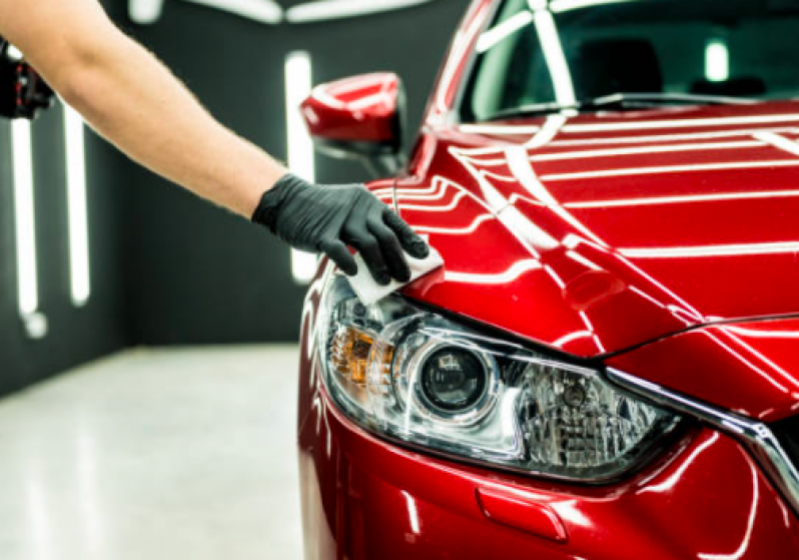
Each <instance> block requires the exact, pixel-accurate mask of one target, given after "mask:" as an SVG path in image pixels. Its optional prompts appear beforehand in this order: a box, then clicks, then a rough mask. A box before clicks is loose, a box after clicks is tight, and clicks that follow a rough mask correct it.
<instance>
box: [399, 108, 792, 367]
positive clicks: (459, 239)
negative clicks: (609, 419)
mask: <svg viewBox="0 0 799 560" xmlns="http://www.w3.org/2000/svg"><path fill="white" fill-rule="evenodd" d="M797 123H799V103H795V102H779V103H762V104H755V105H742V106H717V107H702V108H699V107H692V108H687V109H680V110H675V109H668V110H656V111H646V112H640V113H607V114H601V115H581V116H578V117H575V118H571V119H565V118H564V119H561V118H560V117H555V118H550V119H549V120H545V119H542V118H539V119H532V120H529V121H525V122H524V123H506V124H499V125H493V124H492V125H490V126H480V125H475V126H462V127H460V128H447V129H441V130H429V131H428V132H427V133H426V135H425V137H424V138H423V140H422V141H421V142H420V144H419V146H420V147H419V149H417V151H416V153H415V158H414V160H413V162H412V166H411V172H410V176H409V177H407V178H405V179H402V180H400V181H398V183H397V189H396V193H395V198H396V203H397V205H398V206H399V208H400V209H401V213H402V216H403V217H404V218H405V219H406V220H407V221H409V222H410V223H411V224H412V225H413V226H414V227H416V228H417V229H418V230H419V231H420V232H424V233H428V234H429V235H430V242H431V244H432V245H433V246H435V247H436V248H437V249H438V250H439V251H440V252H441V254H442V255H443V257H444V260H445V262H446V273H445V274H444V275H439V276H437V277H432V278H428V279H427V280H426V281H423V282H420V283H419V284H416V285H414V286H412V287H411V288H409V289H408V290H407V292H406V293H407V295H409V296H410V297H413V298H417V299H420V300H423V301H425V302H427V303H429V304H432V305H436V306H440V307H442V308H445V309H448V310H450V311H454V312H457V313H460V314H463V315H465V316H468V317H471V318H473V319H476V320H479V321H482V322H485V323H488V324H491V325H494V326H496V327H499V328H502V329H505V330H508V331H511V332H513V333H515V334H518V335H522V336H524V337H527V338H529V339H531V340H535V341H537V342H540V343H543V344H545V345H548V346H552V347H555V348H557V349H559V350H562V351H565V352H568V353H572V354H575V355H580V356H586V357H588V356H597V355H602V354H610V353H615V352H619V351H622V350H624V349H626V348H630V347H632V346H636V345H639V344H642V343H645V342H648V341H651V340H655V339H658V338H661V337H664V336H667V335H670V334H674V333H677V332H680V331H682V330H685V329H687V328H691V327H696V326H698V325H702V324H706V323H710V322H717V321H720V320H738V319H741V318H753V317H765V316H778V315H791V314H797V313H799V291H797V290H796V289H795V288H794V287H795V286H796V285H797V284H799V267H797V266H796V264H795V254H796V252H797V251H799V241H797V237H796V231H797V229H796V219H795V216H796V215H799V190H797V189H795V188H793V186H792V185H795V184H799V144H796V140H797V139H798V138H799V128H795V127H796V125H797ZM498 127H499V128H498ZM536 130H537V132H536ZM520 131H524V134H522V133H521V132H520ZM792 146H795V147H796V148H797V149H796V150H795V151H796V153H791V152H789V151H787V150H790V149H793V148H792ZM744 224H745V225H746V227H742V225H744ZM500 248H501V250H500Z"/></svg>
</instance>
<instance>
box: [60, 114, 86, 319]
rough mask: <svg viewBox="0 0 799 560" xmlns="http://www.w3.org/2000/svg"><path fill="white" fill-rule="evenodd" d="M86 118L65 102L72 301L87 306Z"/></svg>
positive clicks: (79, 305)
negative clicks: (84, 127)
mask: <svg viewBox="0 0 799 560" xmlns="http://www.w3.org/2000/svg"><path fill="white" fill-rule="evenodd" d="M83 126H84V125H83V119H82V118H81V116H80V115H79V114H78V113H77V112H75V111H74V110H73V109H72V108H70V107H69V106H67V105H64V137H65V138H64V140H65V145H66V156H67V207H68V213H69V263H70V278H71V286H72V303H73V304H74V305H76V306H78V307H81V306H83V305H86V302H87V301H88V300H89V296H90V295H91V273H90V269H89V225H88V212H87V208H86V152H85V146H84V129H83Z"/></svg>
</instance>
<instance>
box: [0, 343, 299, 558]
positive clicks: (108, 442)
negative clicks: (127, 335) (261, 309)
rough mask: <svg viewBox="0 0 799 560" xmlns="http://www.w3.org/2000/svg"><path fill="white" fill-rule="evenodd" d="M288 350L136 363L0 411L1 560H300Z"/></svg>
mask: <svg viewBox="0 0 799 560" xmlns="http://www.w3.org/2000/svg"><path fill="white" fill-rule="evenodd" d="M296 363H297V350H296V347H293V346H271V347H265V346H263V347H262V346H250V347H233V348H197V349H178V350H156V351H152V350H137V351H131V352H126V353H123V354H119V355H117V356H113V357H111V358H108V359H104V360H101V361H99V362H96V363H94V364H90V365H88V366H85V367H83V368H80V369H77V370H75V371H72V372H70V373H69V374H67V375H65V376H63V377H59V378H57V379H55V380H54V381H52V382H48V383H45V384H42V385H39V386H37V387H35V388H33V389H32V390H29V391H27V392H25V393H22V394H20V395H18V396H15V397H12V398H9V399H6V400H4V401H0V559H2V560H61V559H66V560H91V559H95V558H96V559H103V560H127V559H131V560H134V559H135V560H144V559H147V560H160V559H169V560H176V559H183V558H185V559H191V560H205V559H209V560H210V559H214V560H219V559H223V558H224V559H226V560H250V559H258V560H264V559H281V560H284V559H285V560H293V559H298V558H300V556H301V542H300V525H299V497H298V494H297V487H298V482H297V473H296V451H295V446H294V440H295V430H296V428H295V425H294V416H295V407H296V402H295V401H296V397H295V393H296V378H297V375H296Z"/></svg>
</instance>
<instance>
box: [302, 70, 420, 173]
mask: <svg viewBox="0 0 799 560" xmlns="http://www.w3.org/2000/svg"><path fill="white" fill-rule="evenodd" d="M301 111H302V115H303V118H304V119H305V124H306V126H307V127H308V130H309V132H310V133H311V137H312V138H313V140H314V144H315V145H316V147H317V149H318V150H319V151H321V152H323V153H326V154H328V155H331V156H333V157H338V158H355V159H360V160H362V161H363V162H364V163H365V164H366V165H367V167H369V168H370V170H371V171H372V172H373V173H374V174H375V175H376V176H387V175H394V174H396V173H397V172H398V171H399V169H400V168H401V166H402V165H403V163H404V161H403V158H402V155H401V153H402V141H403V129H404V126H405V116H406V108H405V92H404V89H403V86H402V81H401V80H400V78H399V76H397V75H396V74H393V73H375V74H365V75H362V76H355V77H352V78H346V79H344V80H339V81H336V82H331V83H327V84H323V85H320V86H317V87H316V88H314V90H313V92H312V93H311V95H310V96H309V97H308V99H306V100H305V101H304V102H303V104H302V106H301Z"/></svg>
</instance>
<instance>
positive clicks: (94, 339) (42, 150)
mask: <svg viewBox="0 0 799 560" xmlns="http://www.w3.org/2000/svg"><path fill="white" fill-rule="evenodd" d="M109 7H110V8H111V9H112V10H114V6H109ZM112 13H113V12H112ZM116 15H120V16H121V13H119V12H116ZM63 136H64V133H63V113H62V109H61V107H56V108H55V109H53V110H51V111H49V112H48V113H46V114H44V115H43V116H42V117H41V118H40V119H39V120H37V121H36V122H35V123H34V124H33V128H32V138H33V166H34V169H33V172H34V202H35V207H36V237H37V265H38V280H39V300H40V310H41V312H42V313H43V314H44V315H45V316H46V317H47V320H48V323H49V332H48V334H47V336H46V337H44V338H43V339H40V340H32V339H30V338H29V337H28V336H27V335H26V332H25V328H24V326H23V323H22V320H21V319H20V317H19V313H18V311H17V270H16V248H15V247H16V245H15V244H16V242H15V225H14V185H13V167H12V151H11V150H12V148H11V126H10V124H9V123H8V122H6V121H0V394H5V393H8V392H11V391H14V390H18V389H21V388H24V387H26V386H28V385H30V384H31V383H34V382H36V381H39V380H42V379H45V378H47V377H49V376H51V375H53V374H55V373H57V372H59V371H62V370H64V369H66V368H69V367H72V366H74V365H76V364H80V363H83V362H85V361H88V360H91V359H93V358H96V357H99V356H102V355H104V354H107V353H109V352H112V351H114V350H117V349H119V348H122V347H124V346H125V345H127V344H128V342H129V337H128V335H127V327H126V324H127V319H126V316H125V309H124V302H125V286H124V283H123V281H122V280H123V278H122V276H121V274H120V271H121V267H120V261H121V258H122V255H121V253H122V246H121V244H120V243H121V237H120V235H119V232H120V226H121V223H122V214H121V213H120V210H121V208H122V207H121V204H120V197H121V195H122V194H123V192H124V191H122V190H121V189H120V188H119V187H118V185H117V175H116V172H117V170H116V168H115V166H113V165H109V163H110V162H114V161H117V162H119V160H121V158H119V156H118V155H117V154H116V153H115V152H114V150H113V149H112V148H110V147H109V146H108V145H107V144H106V143H105V142H103V141H101V140H99V139H98V138H96V137H95V136H94V135H92V134H90V133H89V134H87V146H86V150H87V159H88V161H90V162H93V163H95V164H96V165H90V166H89V167H88V169H87V180H88V185H87V190H88V199H89V201H88V204H89V220H90V224H89V235H90V239H89V245H90V258H91V263H92V283H93V287H94V291H93V293H92V296H91V298H90V300H89V302H88V303H87V304H86V306H85V307H82V308H76V307H75V306H74V305H73V304H72V301H71V296H70V274H69V251H68V229H67V227H68V226H67V203H66V178H65V155H64V139H63Z"/></svg>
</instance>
